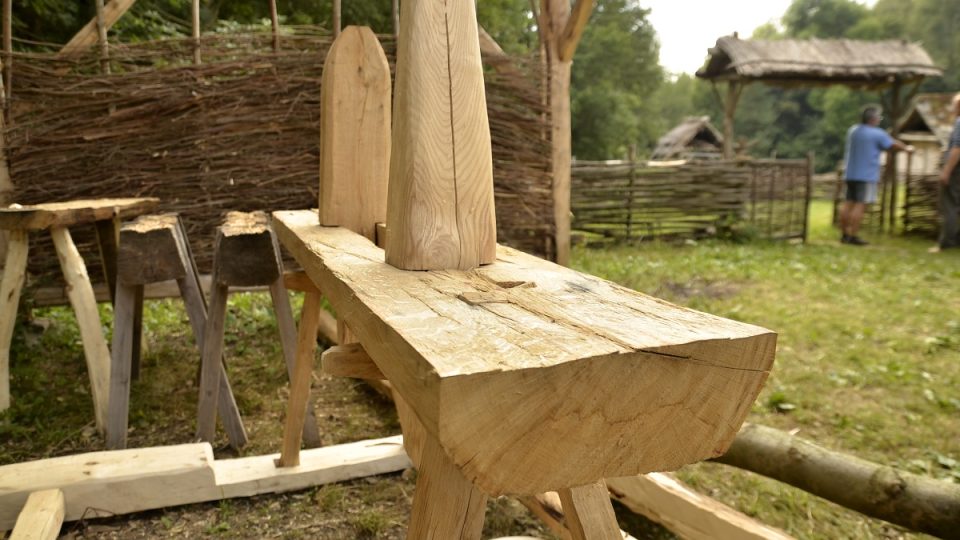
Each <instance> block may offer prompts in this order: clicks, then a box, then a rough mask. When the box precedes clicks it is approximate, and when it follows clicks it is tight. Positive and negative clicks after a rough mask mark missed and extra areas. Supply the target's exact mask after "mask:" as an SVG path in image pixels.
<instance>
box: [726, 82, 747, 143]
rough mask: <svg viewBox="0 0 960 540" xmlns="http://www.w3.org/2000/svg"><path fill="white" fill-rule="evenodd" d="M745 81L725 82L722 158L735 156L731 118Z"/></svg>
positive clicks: (735, 112)
mask: <svg viewBox="0 0 960 540" xmlns="http://www.w3.org/2000/svg"><path fill="white" fill-rule="evenodd" d="M744 86H746V84H745V83H743V82H741V81H734V80H731V81H729V82H727V96H726V98H725V99H724V100H723V158H724V159H733V158H734V157H736V147H735V146H734V132H733V120H734V118H736V115H737V105H738V104H739V103H740V94H741V93H742V92H743V87H744Z"/></svg>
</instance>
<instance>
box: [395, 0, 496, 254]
mask: <svg viewBox="0 0 960 540" xmlns="http://www.w3.org/2000/svg"><path fill="white" fill-rule="evenodd" d="M400 9H401V17H400V25H401V30H400V39H399V41H398V43H397V74H396V85H395V90H394V95H395V106H394V116H393V124H394V126H393V146H392V151H391V158H390V193H389V202H388V206H387V231H388V234H387V243H386V251H387V262H388V263H389V264H391V265H393V266H396V267H397V268H401V269H404V270H438V269H448V268H457V269H462V270H467V269H470V268H475V267H477V266H479V265H482V264H489V263H492V262H493V260H494V258H495V257H496V242H497V231H496V216H495V215H494V206H493V159H492V153H491V147H490V126H489V123H488V120H487V107H486V96H485V94H484V86H483V66H482V64H481V61H480V42H479V37H478V35H477V18H476V6H475V5H474V3H473V2H435V1H431V0H405V1H404V2H402V4H401V6H400Z"/></svg>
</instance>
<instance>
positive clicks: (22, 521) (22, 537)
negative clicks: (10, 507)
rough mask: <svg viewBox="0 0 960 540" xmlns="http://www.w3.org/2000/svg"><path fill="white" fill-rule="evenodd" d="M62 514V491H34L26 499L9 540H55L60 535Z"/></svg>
mask: <svg viewBox="0 0 960 540" xmlns="http://www.w3.org/2000/svg"><path fill="white" fill-rule="evenodd" d="M64 512H65V510H64V500H63V492H62V491H60V490H59V489H45V490H43V491H34V492H33V493H31V494H30V496H29V497H27V504H25V505H24V506H23V510H22V511H21V512H20V517H18V518H17V524H16V525H15V526H14V527H13V532H12V533H10V540H55V539H56V538H57V537H58V536H59V535H60V527H61V526H62V525H63V515H64Z"/></svg>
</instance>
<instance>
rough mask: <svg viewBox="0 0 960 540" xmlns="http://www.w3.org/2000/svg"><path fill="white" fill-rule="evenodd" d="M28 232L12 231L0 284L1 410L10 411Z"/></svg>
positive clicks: (25, 271) (27, 248) (25, 270)
mask: <svg viewBox="0 0 960 540" xmlns="http://www.w3.org/2000/svg"><path fill="white" fill-rule="evenodd" d="M28 250H29V244H28V243H27V231H25V230H14V231H10V243H9V245H8V246H7V253H6V260H5V262H4V265H3V281H0V411H5V410H7V409H8V408H10V341H11V340H12V339H13V328H14V326H16V324H17V306H18V305H19V304H20V291H21V289H22V288H23V282H24V278H25V277H26V273H27V251H28Z"/></svg>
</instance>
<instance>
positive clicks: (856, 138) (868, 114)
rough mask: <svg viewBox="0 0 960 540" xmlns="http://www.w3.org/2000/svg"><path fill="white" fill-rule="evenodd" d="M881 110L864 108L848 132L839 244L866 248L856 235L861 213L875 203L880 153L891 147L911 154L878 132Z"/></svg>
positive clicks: (909, 147) (875, 107)
mask: <svg viewBox="0 0 960 540" xmlns="http://www.w3.org/2000/svg"><path fill="white" fill-rule="evenodd" d="M881 120H883V115H882V114H880V107H877V106H875V105H870V106H868V107H866V108H865V109H863V115H862V116H861V122H860V123H859V124H857V125H855V126H852V127H851V128H850V130H849V131H847V147H846V150H845V151H844V158H843V159H844V167H843V170H844V176H843V178H844V180H845V181H846V187H847V196H846V197H845V200H844V201H843V205H842V206H841V207H840V229H841V230H842V231H843V235H842V236H841V237H840V242H842V243H844V244H851V245H854V246H865V245H867V242H866V241H865V240H863V239H861V238H860V237H859V236H857V233H858V232H860V224H861V223H863V214H864V211H865V210H866V206H867V205H868V204H873V203H875V202H877V181H879V180H880V154H882V153H883V152H884V151H885V150H889V149H891V148H893V149H895V150H905V151H907V152H913V147H912V146H907V145H905V144H903V143H902V142H900V141H898V140H896V139H894V138H893V137H891V136H890V135H889V134H888V133H887V132H886V131H884V130H882V129H880V128H879V127H877V126H879V125H880V121H881Z"/></svg>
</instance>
